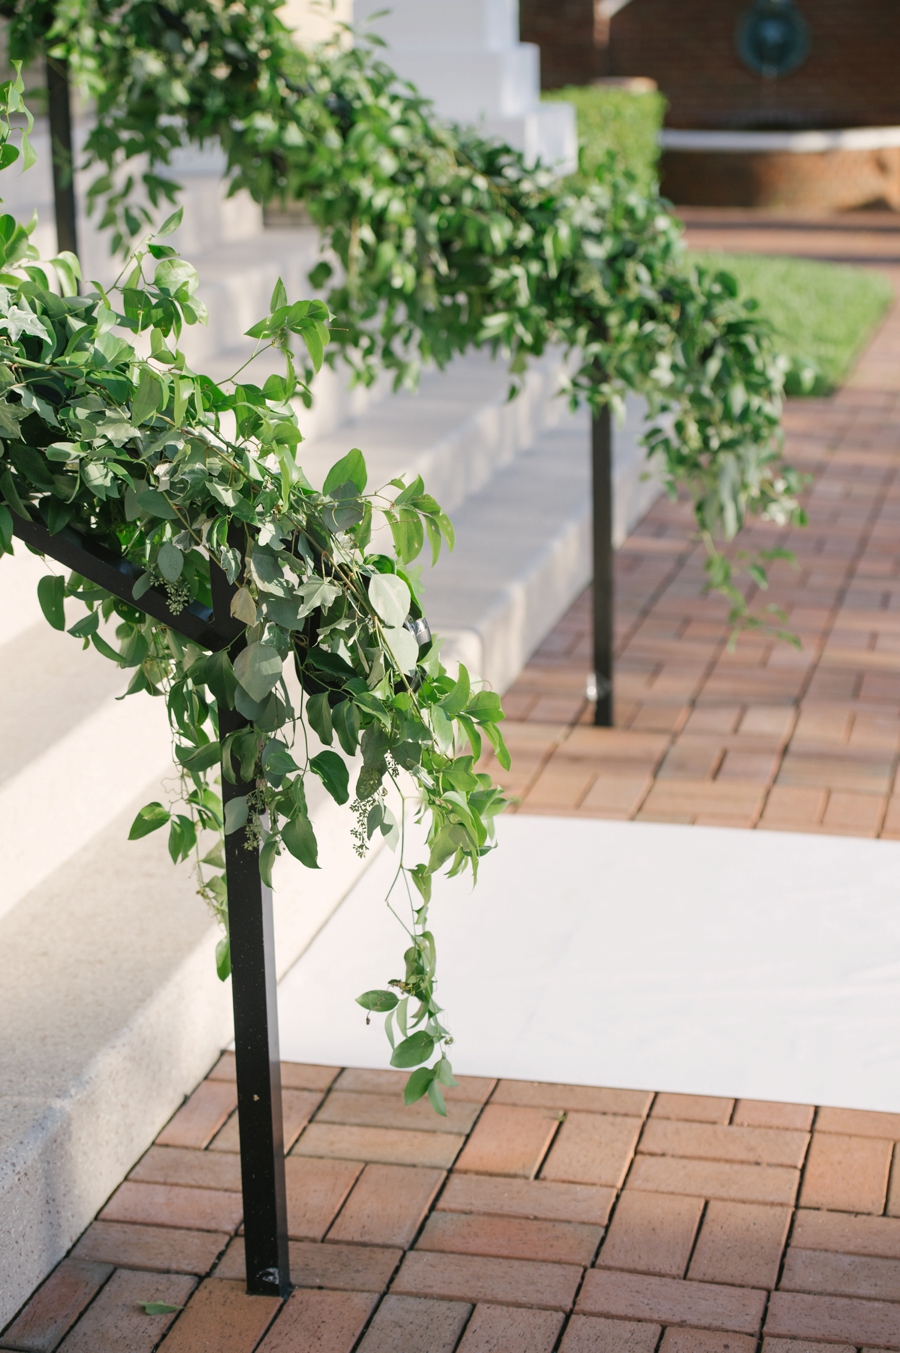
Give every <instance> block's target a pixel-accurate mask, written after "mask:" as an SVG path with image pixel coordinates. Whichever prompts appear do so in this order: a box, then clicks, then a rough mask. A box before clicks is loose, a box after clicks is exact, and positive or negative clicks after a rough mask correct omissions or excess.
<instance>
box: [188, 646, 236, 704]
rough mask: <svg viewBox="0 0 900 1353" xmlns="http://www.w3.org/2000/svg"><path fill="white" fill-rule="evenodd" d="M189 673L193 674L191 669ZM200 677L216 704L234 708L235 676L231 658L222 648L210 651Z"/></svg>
mask: <svg viewBox="0 0 900 1353" xmlns="http://www.w3.org/2000/svg"><path fill="white" fill-rule="evenodd" d="M191 675H192V676H193V670H192V672H191ZM200 679H201V680H202V681H203V682H204V683H205V684H206V685H207V686H208V687H209V689H210V690H211V691H212V694H213V697H214V699H215V702H216V704H217V705H220V706H224V708H225V709H234V692H235V689H236V687H237V677H236V676H235V675H234V668H233V667H232V665H231V659H230V658H229V656H228V654H227V653H226V651H225V649H224V648H223V649H222V650H221V651H220V652H218V653H210V655H209V657H208V658H207V659H206V660H205V662H204V663H203V671H202V674H201V676H200Z"/></svg>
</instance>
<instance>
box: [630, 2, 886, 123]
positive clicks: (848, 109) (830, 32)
mask: <svg viewBox="0 0 900 1353" xmlns="http://www.w3.org/2000/svg"><path fill="white" fill-rule="evenodd" d="M747 8H748V0H631V3H630V4H627V5H626V6H625V7H624V9H621V10H620V11H619V13H618V14H616V15H615V17H614V18H613V20H612V24H611V32H610V47H609V59H610V74H614V75H650V76H652V77H653V78H654V79H655V80H656V81H657V82H658V84H659V87H660V89H661V90H662V92H663V93H664V94H665V95H666V97H667V99H668V100H669V114H668V117H667V119H666V121H667V123H668V125H669V126H671V127H745V126H752V125H760V124H761V123H762V124H765V123H770V124H772V123H775V124H781V125H786V126H794V125H796V126H807V127H809V126H819V127H837V126H859V125H865V124H867V125H869V126H882V125H885V124H896V123H900V78H898V73H897V72H898V66H900V4H898V0H799V3H798V5H797V8H798V10H799V11H800V12H801V13H802V14H803V16H804V18H805V19H806V21H807V23H808V24H809V27H810V51H809V56H808V57H807V59H806V61H805V62H804V63H803V65H802V66H800V67H799V69H798V70H796V71H795V72H794V73H793V74H792V75H789V76H787V77H786V78H785V79H783V80H778V81H770V80H767V81H764V80H762V78H761V77H760V76H758V75H754V74H753V73H752V72H751V71H749V70H748V69H747V68H746V66H744V64H743V63H742V62H741V61H740V60H739V59H738V57H737V55H736V52H735V45H734V35H735V29H736V26H737V22H738V19H739V18H740V16H741V15H742V14H743V13H745V11H746V10H747Z"/></svg>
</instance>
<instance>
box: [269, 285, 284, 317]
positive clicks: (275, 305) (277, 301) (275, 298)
mask: <svg viewBox="0 0 900 1353" xmlns="http://www.w3.org/2000/svg"><path fill="white" fill-rule="evenodd" d="M287 303H288V298H287V292H286V291H285V289H284V282H282V280H281V278H280V277H279V279H278V281H277V282H276V283H275V290H274V291H273V292H272V299H271V301H270V302H269V314H270V315H271V314H274V313H275V311H276V310H280V309H281V307H282V306H284V305H287Z"/></svg>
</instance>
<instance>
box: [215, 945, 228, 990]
mask: <svg viewBox="0 0 900 1353" xmlns="http://www.w3.org/2000/svg"><path fill="white" fill-rule="evenodd" d="M216 972H217V973H218V976H219V981H220V982H224V981H226V980H227V978H229V977H230V976H231V941H230V940H229V938H228V936H227V935H223V936H222V938H221V939H220V940H219V942H218V944H217V945H216Z"/></svg>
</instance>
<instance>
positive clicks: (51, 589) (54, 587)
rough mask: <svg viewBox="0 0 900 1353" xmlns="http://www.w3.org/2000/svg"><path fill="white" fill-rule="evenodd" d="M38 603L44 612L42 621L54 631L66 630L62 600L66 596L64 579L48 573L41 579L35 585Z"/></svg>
mask: <svg viewBox="0 0 900 1353" xmlns="http://www.w3.org/2000/svg"><path fill="white" fill-rule="evenodd" d="M37 594H38V601H39V602H40V606H41V610H42V611H43V612H44V619H45V620H46V621H47V623H48V624H50V625H52V626H53V628H54V629H55V630H64V629H65V628H66V611H65V607H64V606H63V598H64V597H65V595H66V580H65V578H60V577H57V576H56V575H54V574H52V573H49V574H47V575H46V576H45V577H43V578H41V579H40V580H39V582H38V585H37Z"/></svg>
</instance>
